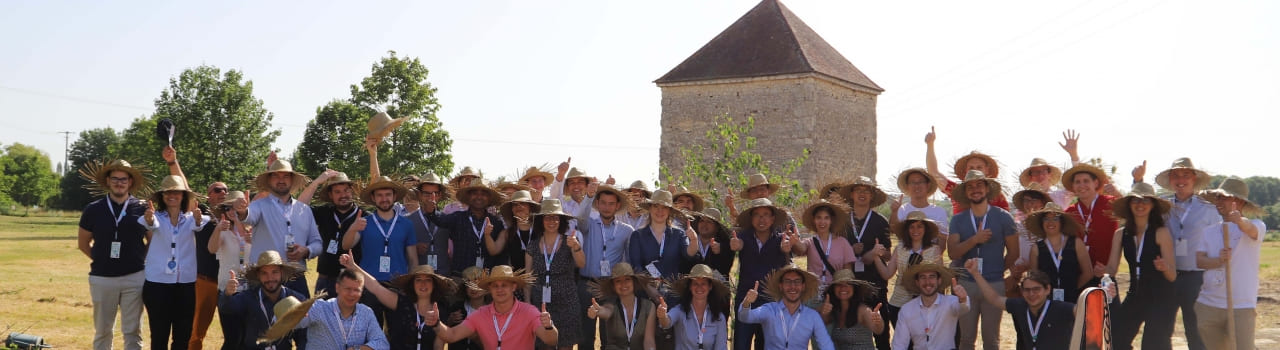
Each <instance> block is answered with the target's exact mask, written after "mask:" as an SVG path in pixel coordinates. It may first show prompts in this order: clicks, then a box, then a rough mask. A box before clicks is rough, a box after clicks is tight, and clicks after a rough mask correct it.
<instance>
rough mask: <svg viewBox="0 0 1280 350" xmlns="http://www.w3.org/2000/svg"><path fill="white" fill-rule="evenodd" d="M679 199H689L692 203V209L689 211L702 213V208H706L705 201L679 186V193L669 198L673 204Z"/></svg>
mask: <svg viewBox="0 0 1280 350" xmlns="http://www.w3.org/2000/svg"><path fill="white" fill-rule="evenodd" d="M680 197H689V199H690V200H691V201H693V209H692V210H691V211H702V209H703V208H706V207H707V201H706V200H703V199H702V196H699V195H698V194H697V193H694V192H692V191H689V189H687V188H684V186H680V193H676V195H675V196H674V197H671V200H672V201H673V202H674V201H675V200H676V199H679V198H680Z"/></svg>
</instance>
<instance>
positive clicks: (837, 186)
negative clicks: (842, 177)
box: [818, 181, 849, 198]
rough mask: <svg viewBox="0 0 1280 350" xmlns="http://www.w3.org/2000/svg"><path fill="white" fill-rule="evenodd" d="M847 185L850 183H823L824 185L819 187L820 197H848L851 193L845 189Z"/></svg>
mask: <svg viewBox="0 0 1280 350" xmlns="http://www.w3.org/2000/svg"><path fill="white" fill-rule="evenodd" d="M846 185H848V184H847V183H844V182H840V181H832V182H828V183H827V184H826V185H822V187H819V188H818V198H827V197H830V196H831V195H836V196H840V197H848V196H849V194H848V193H846V192H845V191H844V189H845V186H846Z"/></svg>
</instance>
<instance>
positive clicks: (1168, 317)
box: [1111, 274, 1178, 350]
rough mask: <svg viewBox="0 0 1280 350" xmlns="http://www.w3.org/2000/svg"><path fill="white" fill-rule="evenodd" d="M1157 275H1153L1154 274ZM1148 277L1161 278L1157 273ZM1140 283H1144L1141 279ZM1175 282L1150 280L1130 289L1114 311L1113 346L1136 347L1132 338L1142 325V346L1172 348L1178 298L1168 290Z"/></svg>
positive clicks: (1143, 347)
mask: <svg viewBox="0 0 1280 350" xmlns="http://www.w3.org/2000/svg"><path fill="white" fill-rule="evenodd" d="M1153 275H1154V274H1153ZM1148 278H1160V279H1163V278H1164V276H1159V275H1155V276H1152V277H1148ZM1139 284H1141V282H1139ZM1170 288H1173V284H1172V282H1168V283H1148V284H1146V285H1138V286H1135V287H1133V288H1130V289H1129V293H1128V294H1127V295H1125V298H1124V302H1122V303H1121V304H1120V307H1119V308H1118V310H1116V312H1114V313H1112V315H1113V316H1112V317H1114V318H1113V319H1112V325H1113V327H1112V328H1111V334H1112V346H1113V347H1114V349H1117V350H1128V349H1132V348H1133V338H1135V337H1137V336H1138V327H1140V326H1141V327H1142V349H1170V348H1172V347H1173V344H1172V341H1171V338H1173V325H1174V323H1175V322H1176V321H1177V320H1176V316H1177V315H1178V308H1177V305H1176V304H1177V301H1176V300H1175V298H1174V295H1173V293H1170V292H1169V289H1170Z"/></svg>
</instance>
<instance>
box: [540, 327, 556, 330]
mask: <svg viewBox="0 0 1280 350" xmlns="http://www.w3.org/2000/svg"><path fill="white" fill-rule="evenodd" d="M552 328H554V327H542V329H545V330H551V329H552Z"/></svg>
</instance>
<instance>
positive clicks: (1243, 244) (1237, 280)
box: [1196, 219, 1267, 309]
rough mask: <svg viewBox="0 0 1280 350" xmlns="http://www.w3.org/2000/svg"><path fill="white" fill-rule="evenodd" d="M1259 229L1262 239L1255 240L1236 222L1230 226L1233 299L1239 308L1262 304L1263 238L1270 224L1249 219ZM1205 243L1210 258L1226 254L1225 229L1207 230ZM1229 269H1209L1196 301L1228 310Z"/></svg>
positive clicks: (1259, 236) (1205, 249) (1218, 227)
mask: <svg viewBox="0 0 1280 350" xmlns="http://www.w3.org/2000/svg"><path fill="white" fill-rule="evenodd" d="M1249 222H1250V223H1252V224H1253V226H1254V227H1257V228H1258V238H1259V239H1252V238H1249V236H1246V235H1245V234H1244V232H1241V231H1240V227H1239V226H1236V224H1235V223H1227V227H1228V228H1229V229H1230V240H1231V297H1232V300H1231V301H1232V302H1233V303H1234V304H1235V305H1234V307H1233V308H1235V309H1252V308H1254V307H1256V306H1257V303H1258V259H1259V257H1260V256H1261V255H1262V240H1261V238H1262V236H1263V235H1264V234H1266V232H1267V225H1266V224H1263V223H1262V220H1258V219H1253V220H1249ZM1203 236H1204V242H1203V243H1202V244H1201V245H1200V250H1199V251H1202V252H1205V254H1206V255H1208V256H1209V257H1210V258H1214V259H1216V258H1218V256H1219V253H1221V251H1222V226H1220V225H1214V226H1210V227H1207V228H1205V231H1204V234H1203ZM1226 282H1227V280H1226V270H1225V269H1224V268H1222V267H1219V268H1216V269H1211V270H1205V271H1204V284H1201V285H1200V297H1198V298H1196V302H1198V303H1201V304H1205V305H1208V306H1212V307H1216V308H1219V309H1225V308H1227V284H1226Z"/></svg>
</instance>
